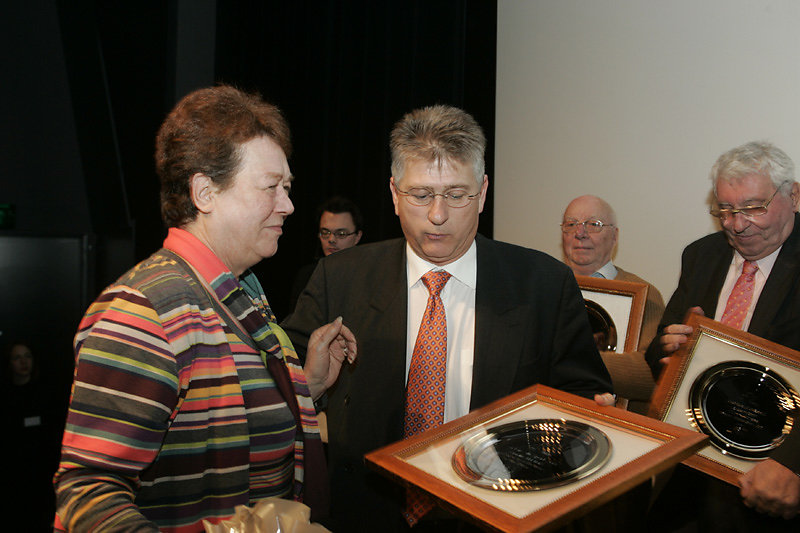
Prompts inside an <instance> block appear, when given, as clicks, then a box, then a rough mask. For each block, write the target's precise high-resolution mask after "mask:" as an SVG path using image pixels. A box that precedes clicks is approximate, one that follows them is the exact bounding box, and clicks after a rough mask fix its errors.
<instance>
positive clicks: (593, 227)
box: [561, 218, 614, 233]
mask: <svg viewBox="0 0 800 533" xmlns="http://www.w3.org/2000/svg"><path fill="white" fill-rule="evenodd" d="M581 226H583V231H585V232H586V233H600V232H601V231H603V228H605V227H609V228H613V227H614V224H606V223H605V222H603V221H602V220H597V219H596V218H590V219H589V220H584V221H583V222H578V221H577V220H574V219H571V218H568V219H566V220H565V221H564V222H562V223H561V231H562V232H564V233H575V232H576V231H578V228H579V227H581Z"/></svg>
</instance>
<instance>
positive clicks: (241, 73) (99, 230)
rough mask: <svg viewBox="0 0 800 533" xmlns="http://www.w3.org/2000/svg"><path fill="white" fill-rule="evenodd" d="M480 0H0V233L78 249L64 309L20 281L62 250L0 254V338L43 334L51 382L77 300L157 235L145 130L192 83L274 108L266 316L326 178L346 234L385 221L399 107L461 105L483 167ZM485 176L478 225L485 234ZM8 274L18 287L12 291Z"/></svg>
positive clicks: (485, 110)
mask: <svg viewBox="0 0 800 533" xmlns="http://www.w3.org/2000/svg"><path fill="white" fill-rule="evenodd" d="M496 10H497V6H496V2H495V1H489V0H433V1H430V0H428V1H422V0H416V1H407V0H406V1H386V2H375V1H369V0H354V1H334V0H319V1H292V2H267V1H222V0H219V1H215V0H180V1H178V0H171V1H168V2H107V1H92V0H32V1H30V2H12V3H11V4H9V5H8V6H6V7H5V8H4V12H5V13H4V16H3V17H0V35H1V37H0V39H2V41H0V42H2V44H3V45H4V49H5V50H6V54H4V57H3V59H2V61H3V63H2V68H3V72H4V82H3V84H0V91H2V92H1V93H0V94H2V98H0V102H2V104H0V105H1V106H2V108H0V109H2V113H3V125H4V127H3V128H2V129H1V131H2V133H0V135H2V138H0V150H2V151H1V152H0V155H2V161H3V166H4V175H3V178H2V187H0V204H10V205H12V206H13V207H12V209H13V211H14V213H15V222H14V224H13V225H12V226H7V227H5V228H2V229H0V240H1V239H6V240H11V241H13V242H18V241H17V240H15V239H33V240H36V239H38V238H41V237H43V236H47V237H53V236H58V237H66V238H70V239H74V240H75V242H77V243H84V244H85V249H84V251H83V256H82V260H79V261H77V264H79V268H78V269H77V270H79V272H75V273H72V272H70V273H67V274H65V275H67V276H75V277H78V276H82V280H77V279H76V281H75V284H76V286H78V287H80V291H78V292H79V293H80V297H79V298H78V297H76V296H71V294H72V292H73V291H66V290H65V291H63V293H64V295H67V294H69V295H70V296H64V297H66V298H70V299H78V300H79V301H78V302H76V304H75V305H73V306H72V307H71V311H69V312H56V310H55V307H53V306H51V307H50V308H48V306H47V305H46V303H43V302H47V301H48V299H50V300H52V299H53V298H58V297H59V296H58V295H54V294H53V290H52V288H50V285H47V284H42V283H37V280H42V279H45V278H48V277H50V276H51V273H50V272H49V271H48V269H58V268H59V265H63V264H64V263H65V262H64V261H62V260H60V258H59V257H58V253H59V252H58V251H57V250H51V251H50V255H49V256H48V255H46V254H47V253H48V251H47V250H46V249H45V250H43V251H42V253H44V254H45V256H44V257H47V259H45V260H40V259H37V260H36V263H41V264H42V269H39V270H37V271H36V272H30V269H29V268H25V269H21V268H17V267H15V265H16V264H17V263H19V264H22V263H21V262H18V261H15V260H14V258H9V257H6V258H4V262H3V263H2V269H3V270H2V272H0V279H2V280H3V281H2V283H4V285H0V293H2V296H3V298H4V302H3V303H4V305H3V309H5V311H4V314H3V316H2V323H0V331H2V339H3V341H4V342H7V341H9V340H11V339H12V338H14V337H20V336H23V337H26V338H31V337H46V339H45V341H46V342H45V343H46V344H47V345H48V346H49V347H50V348H49V349H48V350H47V351H48V357H51V358H53V361H54V364H52V365H50V366H49V368H50V369H51V372H52V373H55V374H58V375H60V376H62V377H63V376H65V377H63V380H64V382H65V383H68V382H69V379H70V376H69V373H70V371H69V370H70V369H71V361H72V355H71V348H70V345H71V336H72V334H73V333H74V331H75V328H76V326H77V323H78V320H79V319H80V315H81V314H82V312H83V310H84V309H85V305H86V303H87V302H90V301H91V300H92V299H93V298H94V297H95V296H96V295H97V293H98V292H99V291H100V290H102V288H103V287H104V286H105V285H107V284H109V283H111V282H112V281H114V279H116V278H117V277H118V276H119V275H120V274H122V273H123V272H124V271H125V270H127V269H128V268H130V266H132V265H133V264H134V263H135V262H136V261H139V260H141V259H143V258H145V257H147V256H148V255H149V254H150V253H152V252H153V251H154V250H156V249H158V247H159V246H160V244H161V241H162V239H163V237H164V235H165V229H164V227H163V225H162V223H161V219H160V215H159V204H158V180H157V177H156V175H155V172H154V169H153V145H154V137H155V133H156V131H157V129H158V126H159V124H160V122H161V120H162V119H163V117H164V115H165V114H166V113H167V112H168V111H169V109H171V108H172V106H173V105H174V103H175V102H176V101H177V100H178V99H179V98H180V97H182V96H183V95H184V94H186V93H187V92H189V91H191V90H192V89H195V88H198V87H202V86H208V85H212V84H214V83H218V82H225V83H230V84H233V85H236V86H238V87H240V88H242V89H245V90H248V91H257V92H260V93H261V94H262V95H263V96H264V97H265V98H266V99H267V100H269V101H271V102H273V103H275V104H277V105H278V106H279V107H280V108H281V109H282V110H283V111H284V113H285V114H286V116H287V118H288V120H289V124H290V126H291V128H292V134H293V141H294V146H295V151H294V155H293V157H292V158H291V160H290V165H291V168H292V172H293V174H294V175H295V177H296V180H295V183H294V186H293V193H292V199H293V201H294V204H295V213H294V214H293V215H292V216H291V217H290V218H289V219H288V221H287V223H286V226H285V232H284V236H283V237H282V238H281V240H280V249H279V251H278V254H277V255H276V256H275V257H273V258H270V259H268V260H266V261H263V262H262V263H261V264H260V265H258V267H257V268H256V270H257V273H258V274H259V276H260V278H261V280H262V282H263V284H264V287H265V289H266V292H267V296H268V298H269V299H270V302H271V303H272V305H273V307H274V310H275V311H276V314H278V316H279V318H282V317H283V316H285V315H286V314H287V313H288V312H289V309H288V296H289V295H288V292H289V288H290V285H291V282H292V278H293V276H294V273H295V272H296V270H297V269H298V268H299V267H300V266H302V265H304V264H306V263H308V262H310V261H311V260H312V259H313V256H314V252H315V249H316V246H317V238H316V228H317V221H316V220H315V211H316V208H317V206H318V205H319V204H320V203H321V202H322V201H323V200H324V199H326V198H327V197H329V196H331V195H333V194H344V195H346V196H349V197H350V198H351V199H353V200H354V201H355V202H356V203H357V204H358V205H359V206H360V207H361V209H362V210H363V211H364V215H365V229H364V239H363V240H362V242H369V241H376V240H381V239H386V238H390V237H397V236H400V235H401V231H400V227H399V224H398V222H397V218H396V216H395V215H394V210H393V207H392V202H391V196H390V194H389V188H388V178H389V176H390V169H389V166H390V161H389V150H388V137H389V131H390V130H391V128H392V125H393V124H394V123H395V122H396V121H397V120H399V119H400V118H401V117H402V115H403V114H404V113H406V112H408V111H410V110H412V109H414V108H416V107H420V106H424V105H431V104H435V103H445V104H452V105H456V106H459V107H462V108H464V109H466V110H467V111H469V112H470V113H472V114H473V115H474V116H475V117H476V119H477V120H478V122H479V123H480V124H481V125H482V126H483V127H484V129H485V131H486V134H487V137H488V139H489V146H488V150H487V172H488V173H489V175H490V178H491V176H492V169H493V153H494V98H495V85H494V84H495V81H494V79H495V41H496ZM491 183H492V182H491V181H490V185H491ZM491 192H492V189H491V186H490V191H489V201H488V202H487V207H486V209H485V212H484V214H483V216H482V222H481V225H480V231H481V232H482V233H483V234H485V235H487V236H491V235H492V210H493V207H492V194H491ZM36 242H46V240H38V241H36ZM45 246H46V245H45ZM17 248H19V247H17ZM15 249H16V248H15ZM62 259H63V258H62ZM73 263H75V261H73V260H72V259H71V260H70V264H73ZM62 274H63V273H59V274H58V279H62V277H61V276H62ZM12 285H13V287H14V288H15V290H11V287H12ZM45 285H47V287H46V292H43V291H45ZM19 287H24V290H23V292H22V294H24V296H16V295H17V294H18V293H19V291H18V290H17V289H18V288H19ZM12 294H13V295H15V296H13V298H14V300H15V301H9V298H10V297H11V296H10V295H12ZM19 300H24V301H19ZM55 324H57V325H58V327H54V325H55Z"/></svg>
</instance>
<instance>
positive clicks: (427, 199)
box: [395, 186, 481, 207]
mask: <svg viewBox="0 0 800 533" xmlns="http://www.w3.org/2000/svg"><path fill="white" fill-rule="evenodd" d="M395 190H396V191H397V194H399V195H401V196H405V198H406V200H408V203H410V204H411V205H416V206H418V207H425V206H426V205H431V203H433V199H434V198H435V197H437V196H441V197H442V198H443V199H444V201H445V203H446V204H447V205H448V206H449V207H467V205H469V203H470V202H471V201H472V200H473V199H475V198H477V197H478V196H480V194H481V193H479V192H477V193H475V194H467V193H466V192H465V191H461V190H454V191H448V192H441V193H440V192H433V191H432V190H430V189H425V188H417V189H409V190H407V191H401V190H400V189H398V188H397V187H396V186H395Z"/></svg>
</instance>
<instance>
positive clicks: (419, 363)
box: [403, 270, 450, 526]
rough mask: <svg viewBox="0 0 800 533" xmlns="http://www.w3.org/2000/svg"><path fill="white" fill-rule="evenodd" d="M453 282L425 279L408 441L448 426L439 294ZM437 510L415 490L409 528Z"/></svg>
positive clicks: (409, 501) (433, 276) (409, 393)
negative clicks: (424, 432)
mask: <svg viewBox="0 0 800 533" xmlns="http://www.w3.org/2000/svg"><path fill="white" fill-rule="evenodd" d="M449 279H450V274H448V273H447V272H445V271H443V270H440V271H438V272H433V271H431V272H428V273H426V274H425V275H424V276H422V283H424V284H425V287H427V288H428V305H427V306H426V307H425V314H423V315H422V322H421V323H420V326H419V333H417V342H416V343H415V344H414V352H413V353H412V355H411V366H410V368H409V371H408V386H407V387H406V413H405V424H404V428H403V430H404V434H405V436H406V437H411V436H413V435H416V434H418V433H421V432H422V431H425V430H427V429H430V428H434V427H437V426H439V425H441V424H442V423H443V422H444V391H445V382H446V375H445V374H446V370H447V322H446V321H445V313H444V304H443V303H442V298H441V297H440V296H439V293H440V292H441V291H442V289H443V288H444V286H445V284H446V283H447V280H449ZM434 507H435V504H434V503H433V501H432V500H431V499H430V498H429V497H428V496H427V495H426V494H425V493H424V492H422V491H420V490H418V489H413V488H412V489H409V490H408V492H407V494H406V509H405V510H404V511H403V515H404V516H405V518H406V520H407V521H408V524H409V525H410V526H413V525H414V524H416V523H417V522H418V521H419V519H420V518H422V516H423V515H424V514H425V513H427V512H428V511H430V510H431V509H433V508H434Z"/></svg>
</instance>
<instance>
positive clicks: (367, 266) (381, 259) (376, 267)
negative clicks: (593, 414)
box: [283, 236, 611, 531]
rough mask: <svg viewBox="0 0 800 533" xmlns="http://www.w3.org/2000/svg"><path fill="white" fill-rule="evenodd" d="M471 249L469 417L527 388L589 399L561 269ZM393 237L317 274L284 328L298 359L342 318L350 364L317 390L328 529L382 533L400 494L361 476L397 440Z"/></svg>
mask: <svg viewBox="0 0 800 533" xmlns="http://www.w3.org/2000/svg"><path fill="white" fill-rule="evenodd" d="M476 242H477V268H478V270H477V290H476V302H475V353H474V363H473V371H472V376H473V377H472V396H471V402H470V406H471V408H472V409H475V408H478V407H481V406H483V405H485V404H487V403H489V402H491V401H493V400H496V399H498V398H502V397H504V396H507V395H508V394H510V393H512V392H515V391H517V390H520V389H522V388H524V387H526V386H529V385H533V384H535V383H543V384H546V385H549V386H552V387H555V388H559V389H563V390H567V391H570V392H574V393H578V394H582V395H584V396H591V395H593V394H594V393H598V392H606V391H610V390H611V381H610V378H609V376H608V372H607V371H606V369H605V367H604V366H603V363H602V361H601V359H600V356H599V354H598V353H597V349H596V348H595V346H594V342H593V339H592V335H591V329H590V327H589V322H588V318H587V314H586V311H585V308H584V304H583V298H582V297H581V294H580V292H579V289H578V286H577V284H576V282H575V278H574V277H573V275H572V272H571V271H570V270H569V268H567V267H566V266H565V265H563V264H562V263H560V262H559V261H557V260H555V259H553V258H551V257H549V256H547V255H546V254H543V253H541V252H536V251H533V250H529V249H525V248H521V247H518V246H513V245H510V244H505V243H500V242H497V241H492V240H489V239H486V238H483V237H481V236H478V237H477V238H476ZM405 250H406V248H405V240H403V239H396V240H391V241H385V242H380V243H374V244H369V245H363V246H356V247H353V248H351V249H348V250H343V251H341V252H337V253H335V254H332V255H331V256H328V257H326V258H325V259H323V260H322V261H320V264H319V266H318V267H317V269H316V270H315V272H314V274H313V275H312V277H311V280H310V281H309V284H308V286H307V287H306V289H305V291H304V292H303V293H302V294H301V295H300V298H299V300H298V304H297V308H296V310H295V312H294V313H293V314H292V315H290V316H289V317H288V318H287V319H286V321H285V322H284V324H283V325H284V328H285V329H286V331H287V333H288V334H289V336H290V338H291V340H292V342H293V343H294V345H295V348H296V349H297V350H298V352H299V353H301V354H305V351H306V348H307V343H308V337H309V335H310V334H311V332H312V331H313V330H314V329H316V328H317V327H319V326H321V325H323V324H326V323H328V322H330V321H332V320H334V319H335V318H336V317H337V316H340V315H341V316H342V317H343V318H344V323H345V324H346V325H347V326H348V327H350V328H351V329H352V330H353V333H354V334H355V336H356V338H357V339H358V361H357V363H356V364H355V365H353V366H351V367H346V368H345V369H344V370H343V372H342V374H341V376H340V377H339V381H338V383H337V384H336V385H335V386H334V387H333V388H332V389H331V390H330V391H329V395H328V398H329V404H328V408H327V416H328V431H329V444H328V450H329V462H330V468H329V472H330V476H331V489H332V490H331V494H332V497H333V501H332V505H331V508H332V510H333V512H334V513H335V514H338V516H337V518H339V519H340V521H339V522H338V523H331V524H330V525H331V528H332V529H333V530H334V531H357V530H361V531H384V530H386V529H392V527H393V526H394V525H397V524H396V523H395V521H398V523H399V520H400V512H399V505H400V504H401V503H402V501H403V499H402V493H401V492H400V491H399V490H398V487H397V486H396V485H393V484H390V483H388V482H386V481H385V480H383V479H381V478H380V476H378V475H377V474H372V473H370V472H368V471H367V469H366V468H365V466H364V461H363V456H364V454H366V453H367V452H370V451H372V450H375V449H377V448H379V447H381V446H384V445H386V444H390V443H392V442H394V441H397V440H400V439H402V438H403V411H404V403H405V365H406V319H407V299H408V295H407V283H406V259H405Z"/></svg>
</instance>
